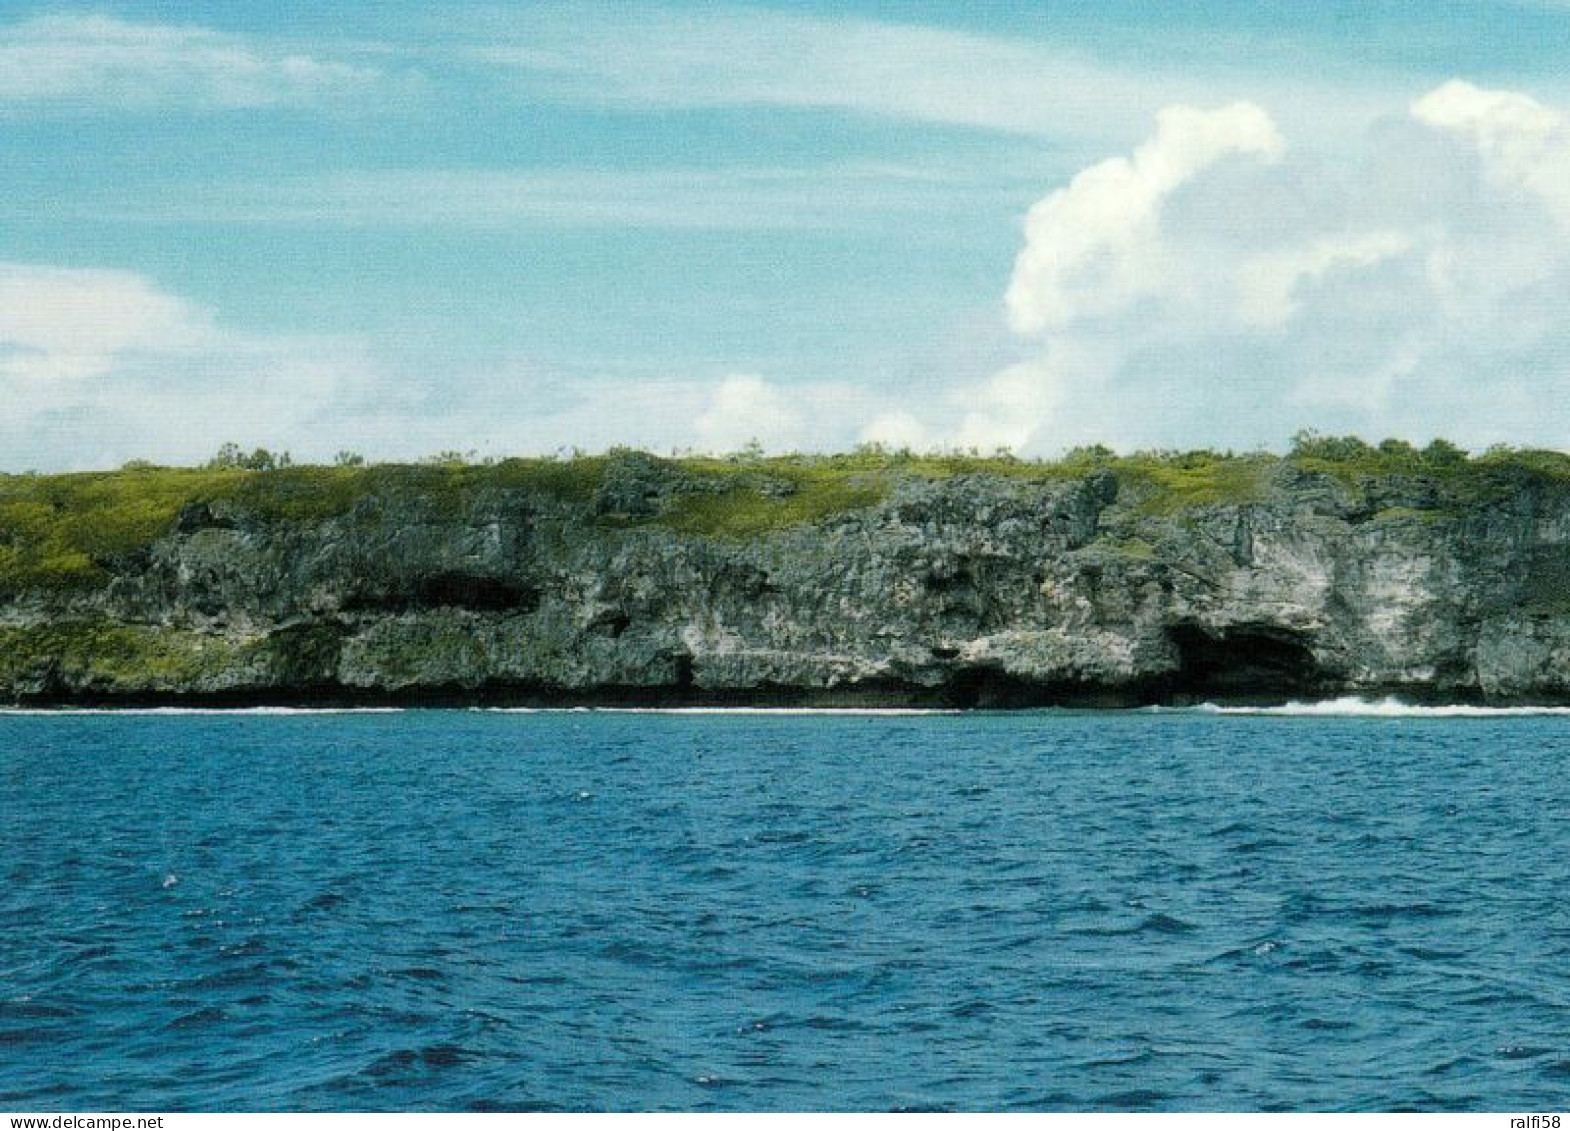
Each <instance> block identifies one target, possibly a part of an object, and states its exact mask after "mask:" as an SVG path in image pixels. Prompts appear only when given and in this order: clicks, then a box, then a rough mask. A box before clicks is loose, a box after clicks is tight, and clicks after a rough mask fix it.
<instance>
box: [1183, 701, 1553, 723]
mask: <svg viewBox="0 0 1570 1131" xmlns="http://www.w3.org/2000/svg"><path fill="white" fill-rule="evenodd" d="M1180 709H1181V710H1188V711H1193V712H1197V713H1200V714H1207V715H1276V716H1284V717H1302V718H1319V717H1349V718H1378V719H1497V718H1510V717H1514V716H1535V715H1570V707H1479V706H1476V705H1475V704H1471V703H1447V704H1436V705H1432V706H1422V705H1418V704H1415V703H1403V702H1402V701H1401V700H1399V699H1397V698H1395V697H1394V696H1387V697H1386V698H1384V699H1363V698H1360V697H1358V696H1355V695H1348V696H1343V697H1342V698H1340V699H1323V700H1319V701H1316V702H1309V703H1305V702H1300V701H1298V700H1293V701H1292V702H1290V703H1283V704H1282V705H1280V706H1278V707H1223V706H1220V705H1218V704H1215V703H1201V704H1199V705H1198V706H1197V707H1189V708H1180Z"/></svg>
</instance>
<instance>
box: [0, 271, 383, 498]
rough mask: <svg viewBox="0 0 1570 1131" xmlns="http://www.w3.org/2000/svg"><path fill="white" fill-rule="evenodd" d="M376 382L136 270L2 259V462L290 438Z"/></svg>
mask: <svg viewBox="0 0 1570 1131" xmlns="http://www.w3.org/2000/svg"><path fill="white" fill-rule="evenodd" d="M375 379H376V374H375V373H374V372H373V371H372V369H371V367H370V366H369V365H368V363H367V362H366V361H365V360H364V358H363V357H361V356H359V355H358V353H357V351H355V350H353V349H346V348H343V347H342V346H341V345H338V344H333V343H326V342H321V341H316V342H310V341H300V340H291V339H284V338H276V339H268V338H259V337H256V336H254V335H246V334H242V333H239V332H236V331H232V330H228V329H225V328H223V327H221V326H220V325H218V324H217V322H216V321H215V320H214V318H213V317H212V315H211V314H210V313H209V312H208V311H206V310H205V309H203V308H201V307H200V306H197V305H195V304H193V303H191V302H189V301H187V300H185V299H183V298H181V297H179V296H177V295H173V294H170V293H169V292H167V291H165V290H163V289H161V288H159V287H158V286H156V285H155V284H154V283H153V282H151V281H150V280H148V279H146V278H143V277H142V276H139V275H135V274H131V273H129V272H123V271H102V270H80V269H68V268H59V267H51V266H41V265H36V264H26V263H0V452H4V453H5V466H6V470H16V469H18V468H20V467H40V468H45V467H61V466H71V467H74V466H101V465H103V464H105V463H114V462H119V461H121V460H124V459H129V458H139V457H150V458H158V459H167V460H197V459H200V458H203V457H205V456H207V455H210V454H211V453H212V452H213V451H214V450H215V449H216V448H217V446H218V445H219V444H220V443H222V442H224V441H225V440H227V439H233V438H244V439H246V440H248V441H250V442H252V443H255V444H266V445H269V446H277V447H288V446H290V444H291V443H296V442H297V438H300V437H303V436H307V435H309V433H310V432H311V430H312V429H313V428H314V427H316V426H318V422H319V421H320V420H321V414H322V412H323V409H324V408H326V407H327V406H329V405H334V404H338V403H342V402H343V400H344V398H346V397H348V396H350V395H351V394H352V393H354V391H355V390H357V389H360V390H363V389H364V388H365V387H366V386H367V385H368V384H371V383H374V381H375Z"/></svg>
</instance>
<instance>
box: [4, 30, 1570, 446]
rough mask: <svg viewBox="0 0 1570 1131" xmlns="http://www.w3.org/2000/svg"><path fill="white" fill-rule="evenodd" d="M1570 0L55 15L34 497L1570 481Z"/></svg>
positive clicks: (25, 244)
mask: <svg viewBox="0 0 1570 1131" xmlns="http://www.w3.org/2000/svg"><path fill="white" fill-rule="evenodd" d="M1567 43H1570V0H1564V2H1558V0H1514V2H1505V0H1476V2H1469V3H1454V2H1446V0H1412V2H1402V3H1396V2H1393V0H1385V2H1380V0H1358V2H1355V3H1354V2H1343V0H1321V2H1317V3H1314V4H1303V3H1296V2H1294V3H1288V2H1269V0H1247V2H1244V0H1193V2H1184V0H1170V2H1167V3H1159V4H1158V3H1148V2H1143V0H1141V2H1135V0H1098V2H1089V0H1074V2H1065V0H1033V2H1029V3H1024V2H1021V3H1004V2H1002V0H990V2H979V0H978V2H977V3H972V4H966V5H955V4H950V3H935V2H930V3H929V2H919V0H909V2H905V3H876V4H874V3H866V2H863V3H850V2H839V3H795V4H790V5H784V4H779V5H775V6H765V5H729V4H678V3H664V4H660V3H650V4H636V3H617V4H593V3H574V4H518V3H514V4H470V3H461V2H460V3H452V4H443V5H428V4H423V3H415V2H412V0H408V2H405V0H377V2H374V3H372V2H364V0H362V2H359V3H354V2H347V0H346V2H342V3H337V4H332V5H325V4H321V3H319V2H310V3H306V2H301V0H281V2H270V3H266V4H262V3H242V2H238V0H232V2H228V3H205V4H204V3H181V4H171V3H121V4H108V5H87V6H82V5H76V4H57V3H50V2H44V3H36V4H13V3H8V2H5V0H0V471H22V470H66V469H88V468H103V467H114V466H118V465H119V464H121V463H123V462H125V461H127V460H132V459H148V460H154V461H158V462H170V463H188V462H194V461H200V460H203V459H205V458H207V457H208V456H210V455H212V454H213V453H214V452H215V451H216V450H217V449H218V448H219V447H220V446H221V445H222V444H224V443H227V442H234V443H238V444H240V445H241V446H243V447H246V448H252V447H257V446H265V447H268V448H271V449H274V450H288V451H290V452H291V453H292V454H293V455H294V457H295V458H296V459H297V460H328V459H331V458H333V456H334V455H335V453H337V452H339V451H344V450H349V451H355V452H359V453H362V454H364V455H366V456H367V457H369V458H372V459H412V458H420V457H423V456H429V455H433V454H436V453H439V452H450V451H457V452H474V453H475V454H476V455H477V456H506V455H513V454H520V455H522V454H546V453H553V452H561V451H570V450H574V449H580V450H587V451H598V450H603V449H605V448H607V447H610V446H614V445H632V446H637V447H643V448H648V449H651V450H654V451H658V452H668V451H689V450H690V451H720V452H723V451H734V450H738V449H741V448H743V447H745V446H747V445H749V444H751V443H753V442H757V443H759V444H761V445H762V446H763V447H764V448H766V449H768V450H771V451H789V450H835V449H844V448H849V447H852V446H854V445H856V444H862V443H881V444H885V445H890V446H894V447H900V446H909V447H912V448H914V449H918V450H931V449H952V448H962V449H970V448H975V449H978V450H981V451H985V452H991V451H994V450H997V449H1007V450H1011V451H1014V452H1016V453H1018V454H1021V455H1025V456H1052V455H1056V454H1059V453H1061V452H1063V451H1065V450H1066V449H1068V448H1071V447H1074V446H1076V445H1081V444H1092V443H1102V444H1107V445H1110V446H1112V447H1114V448H1118V449H1120V450H1134V449H1142V448H1181V449H1189V448H1196V447H1221V448H1233V449H1237V450H1252V449H1256V448H1268V449H1275V450H1280V449H1282V448H1284V446H1285V445H1286V444H1287V443H1288V442H1289V440H1290V437H1291V436H1292V435H1293V434H1294V433H1296V432H1298V431H1299V430H1301V429H1315V430H1317V431H1320V432H1326V433H1335V434H1340V433H1357V434H1360V435H1363V436H1364V437H1366V438H1369V439H1371V440H1375V439H1380V438H1383V437H1386V436H1395V437H1401V438H1405V439H1409V440H1412V441H1414V442H1418V443H1422V442H1426V441H1427V440H1428V439H1431V438H1433V437H1435V436H1444V437H1447V438H1449V439H1451V440H1453V441H1455V442H1458V443H1460V444H1462V445H1464V446H1467V447H1470V448H1473V449H1481V448H1484V447H1487V446H1488V445H1491V444H1495V443H1510V444H1515V445H1520V446H1539V447H1557V448H1564V447H1570V396H1567V395H1566V394H1567V393H1570V317H1567V316H1566V314H1565V310H1564V307H1565V301H1564V296H1566V295H1567V294H1570V71H1567V67H1566V64H1565V62H1564V59H1565V57H1566V56H1565V49H1564V45H1565V44H1567Z"/></svg>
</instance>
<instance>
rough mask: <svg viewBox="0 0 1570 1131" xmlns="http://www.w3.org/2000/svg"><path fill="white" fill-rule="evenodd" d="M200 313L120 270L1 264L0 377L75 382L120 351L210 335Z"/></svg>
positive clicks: (31, 382) (174, 345) (172, 346)
mask: <svg viewBox="0 0 1570 1131" xmlns="http://www.w3.org/2000/svg"><path fill="white" fill-rule="evenodd" d="M212 333H213V331H212V327H211V324H210V321H209V319H208V316H207V314H206V313H205V312H204V311H201V310H199V309H197V308H195V307H193V306H191V305H190V304H189V303H186V302H183V301H182V300H180V299H178V298H175V297H174V296H172V295H168V294H165V293H163V292H161V291H159V290H157V289H156V288H154V287H153V286H151V285H150V284H149V283H148V282H147V281H146V280H145V279H142V278H141V277H139V276H137V275H133V274H130V273H127V272H120V271H73V270H64V269H61V268H54V267H40V266H36V265H32V264H25V263H0V379H3V380H5V381H8V382H10V383H13V384H15V385H17V386H20V387H35V386H42V385H45V384H50V383H53V384H56V385H59V384H62V383H72V384H75V383H79V382H81V381H84V380H87V379H89V378H92V377H97V376H101V375H102V374H104V373H106V372H108V371H109V370H110V369H111V368H113V367H114V365H115V364H116V363H117V362H118V361H119V360H121V359H122V358H124V357H125V356H126V355H129V354H134V353H138V352H142V351H160V352H183V351H188V350H191V349H194V348H197V347H199V346H201V345H202V344H203V343H204V342H207V341H209V340H210V339H211V337H212Z"/></svg>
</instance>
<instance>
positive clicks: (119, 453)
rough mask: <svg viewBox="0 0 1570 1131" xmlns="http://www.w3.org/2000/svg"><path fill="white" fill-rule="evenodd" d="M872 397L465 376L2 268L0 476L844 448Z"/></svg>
mask: <svg viewBox="0 0 1570 1131" xmlns="http://www.w3.org/2000/svg"><path fill="white" fill-rule="evenodd" d="M433 373H434V374H436V376H435V377H434V378H433V377H432V376H431V375H432V374H433ZM881 403H882V398H881V395H880V394H879V393H878V392H877V390H875V389H871V388H862V387H857V386H855V385H852V384H850V383H848V382H817V383H811V384H806V385H797V386H790V387H787V386H784V385H781V384H779V383H776V382H772V381H769V380H767V379H766V378H764V377H761V376H758V375H755V374H732V375H728V376H721V377H698V376H673V377H663V378H656V379H649V378H647V377H645V378H642V379H640V378H633V377H621V378H604V377H595V376H593V375H592V374H585V373H577V374H563V373H561V372H558V371H552V370H550V369H548V368H545V367H541V366H539V365H534V364H529V363H527V362H520V361H516V360H513V361H510V362H509V361H507V360H505V359H503V360H499V361H493V362H490V363H486V364H484V365H483V366H482V367H480V368H476V367H475V366H474V364H473V363H468V364H465V363H459V362H455V361H454V359H452V358H450V357H449V358H443V357H441V356H439V355H435V356H425V355H421V356H414V355H404V356H397V355H389V354H386V353H383V352H380V351H378V350H377V349H376V348H374V347H373V346H372V345H370V344H369V343H366V342H362V341H356V340H353V339H330V338H320V337H287V336H267V335H258V334H255V333H248V332H245V331H242V330H238V329H235V328H232V327H230V326H228V325H226V324H225V323H224V321H223V320H222V319H221V318H220V317H219V316H218V315H217V314H215V313H214V312H212V311H210V310H208V309H206V308H204V307H202V306H201V305H199V304H196V303H193V302H191V301H190V300H188V299H186V298H183V297H181V296H179V295H177V294H174V293H171V292H170V291H168V290H166V289H164V288H162V287H160V286H159V285H158V284H157V283H156V282H154V281H153V280H150V279H148V278H146V277H144V276H140V275H136V274H133V273H129V272H123V271H107V270H84V269H73V268H61V267H55V266H48V265H39V264H28V263H5V262H0V471H19V470H24V469H28V468H36V469H39V470H58V469H74V468H86V467H105V466H114V465H116V464H119V463H122V462H124V461H125V460H128V459H152V460H155V461H161V462H170V463H189V462H196V461H200V460H202V459H204V458H206V457H208V456H210V455H211V454H212V453H213V452H214V451H215V450H216V449H217V448H218V446H219V445H220V444H222V443H224V442H227V441H234V442H237V443H239V444H240V445H241V446H242V447H246V448H250V447H257V446H265V447H269V448H273V449H279V450H289V451H292V452H293V453H294V454H295V455H296V456H297V457H299V458H306V459H317V460H323V459H329V458H331V456H332V455H333V454H334V453H336V452H338V451H340V450H342V449H345V448H348V449H357V450H360V451H362V452H364V453H365V454H367V455H370V456H372V457H374V458H387V459H395V458H396V459H416V458H420V457H422V456H427V455H430V454H432V453H434V452H439V451H454V450H456V451H475V452H477V453H480V454H486V455H508V454H518V453H530V452H534V453H539V452H552V451H556V450H559V449H563V448H570V447H580V448H584V449H587V450H602V449H605V448H608V447H612V446H615V445H632V446H637V447H643V448H648V449H651V450H655V451H672V450H698V451H709V452H730V451H737V450H740V449H742V448H744V447H746V446H747V445H748V444H749V443H750V442H752V441H753V440H758V441H760V442H763V443H765V444H766V445H767V446H769V447H770V448H771V449H774V450H780V449H787V448H793V447H818V448H831V447H845V446H848V445H849V444H851V443H854V442H855V440H856V429H857V424H858V422H860V421H864V420H867V419H869V418H871V417H872V416H873V415H874V414H875V412H876V411H877V408H878V406H879V405H880V404H881Z"/></svg>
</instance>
